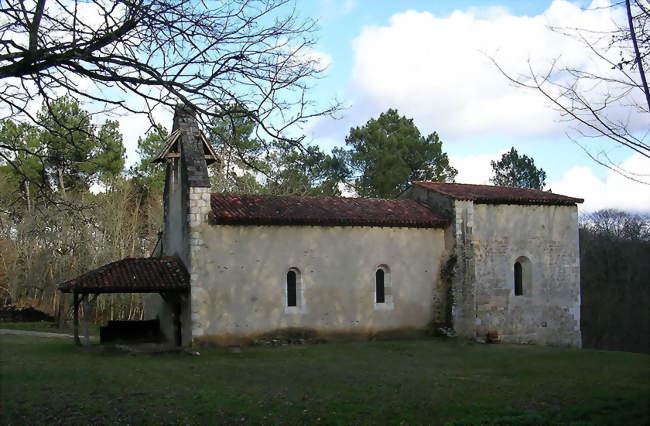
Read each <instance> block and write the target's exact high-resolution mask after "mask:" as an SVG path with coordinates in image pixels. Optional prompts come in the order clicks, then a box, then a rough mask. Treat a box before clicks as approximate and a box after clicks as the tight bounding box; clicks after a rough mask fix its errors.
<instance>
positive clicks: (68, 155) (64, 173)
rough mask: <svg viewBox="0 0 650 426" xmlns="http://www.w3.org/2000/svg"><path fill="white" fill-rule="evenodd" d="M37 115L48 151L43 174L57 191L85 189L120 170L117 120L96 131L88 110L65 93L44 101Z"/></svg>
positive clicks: (120, 152) (122, 156) (120, 150)
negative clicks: (47, 102)
mask: <svg viewBox="0 0 650 426" xmlns="http://www.w3.org/2000/svg"><path fill="white" fill-rule="evenodd" d="M38 118H39V121H40V122H41V123H42V125H43V128H44V130H43V131H42V132H41V135H40V141H41V144H42V145H43V147H44V148H45V150H46V152H47V155H46V163H45V166H46V167H45V170H46V174H47V176H48V179H49V181H50V183H51V184H52V186H54V187H56V188H58V190H59V191H60V192H63V193H65V192H66V190H67V189H71V190H74V191H87V190H88V188H90V186H91V185H92V184H94V183H97V182H100V181H102V182H104V183H106V182H107V179H110V178H111V177H114V176H116V175H118V174H120V173H121V172H122V169H123V167H124V152H125V150H124V146H123V145H122V135H121V133H120V131H119V125H118V123H117V122H116V121H107V122H106V123H104V124H103V125H102V126H101V128H100V130H99V132H97V129H96V126H95V125H94V124H93V123H92V121H91V117H90V114H89V113H88V112H87V111H85V110H83V109H82V108H81V105H80V104H79V102H78V101H77V100H76V99H73V98H70V97H67V96H66V97H62V98H59V99H57V100H56V101H54V102H52V103H51V104H49V105H43V108H42V109H41V111H40V112H39V113H38Z"/></svg>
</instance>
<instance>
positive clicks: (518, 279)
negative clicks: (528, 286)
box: [515, 262, 524, 296]
mask: <svg viewBox="0 0 650 426" xmlns="http://www.w3.org/2000/svg"><path fill="white" fill-rule="evenodd" d="M522 280H523V274H522V272H521V263H519V262H515V296H521V295H522V294H524V293H523V291H522V286H523V283H522Z"/></svg>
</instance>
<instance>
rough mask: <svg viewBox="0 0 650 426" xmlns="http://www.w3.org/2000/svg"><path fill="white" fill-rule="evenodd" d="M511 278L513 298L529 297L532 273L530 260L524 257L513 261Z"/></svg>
mask: <svg viewBox="0 0 650 426" xmlns="http://www.w3.org/2000/svg"><path fill="white" fill-rule="evenodd" d="M513 277H514V280H513V282H514V291H515V296H530V295H531V294H532V291H531V290H532V289H531V286H532V281H533V279H532V278H533V273H532V266H531V263H530V260H529V259H528V258H527V257H526V256H521V257H518V258H517V259H516V260H515V264H514V267H513Z"/></svg>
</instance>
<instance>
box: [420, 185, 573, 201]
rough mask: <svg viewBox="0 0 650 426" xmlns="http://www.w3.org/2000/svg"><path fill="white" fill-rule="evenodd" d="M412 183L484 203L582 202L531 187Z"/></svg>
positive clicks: (452, 196) (456, 197)
mask: <svg viewBox="0 0 650 426" xmlns="http://www.w3.org/2000/svg"><path fill="white" fill-rule="evenodd" d="M412 183H413V184H414V185H418V186H422V187H424V188H427V189H430V190H432V191H435V192H438V193H440V194H442V195H446V196H448V197H451V198H454V199H456V200H468V201H476V202H478V203H486V204H550V205H555V204H557V205H574V204H578V203H582V202H584V199H582V198H575V197H570V196H567V195H562V194H556V193H554V192H549V191H543V190H539V189H531V188H515V187H509V186H496V185H481V184H471V183H446V182H429V181H414V182H412Z"/></svg>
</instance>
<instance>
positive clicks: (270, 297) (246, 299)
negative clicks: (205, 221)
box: [192, 225, 444, 340]
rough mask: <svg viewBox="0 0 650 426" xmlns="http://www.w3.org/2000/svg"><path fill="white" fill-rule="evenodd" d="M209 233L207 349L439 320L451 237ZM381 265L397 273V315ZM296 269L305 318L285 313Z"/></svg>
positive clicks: (197, 259)
mask: <svg viewBox="0 0 650 426" xmlns="http://www.w3.org/2000/svg"><path fill="white" fill-rule="evenodd" d="M200 233H201V241H202V244H203V249H202V250H201V251H200V252H199V251H197V252H195V253H194V254H193V259H192V275H193V279H192V281H193V285H192V323H193V330H192V334H193V337H194V338H199V340H200V339H202V338H210V337H214V338H219V337H224V336H251V335H255V334H256V333H262V332H266V331H271V330H275V329H282V328H287V327H305V328H313V329H316V330H318V331H323V332H352V333H373V332H379V331H383V330H392V329H400V328H415V329H424V328H425V327H426V326H427V324H428V323H429V322H430V321H431V319H432V315H433V311H434V292H435V291H436V290H435V289H436V285H437V281H438V277H439V273H440V259H441V255H442V252H443V249H444V241H443V239H444V235H443V230H442V229H423V228H385V227H324V226H229V225H219V226H210V225H202V226H201V227H200ZM380 265H387V266H388V267H389V268H390V279H389V280H387V283H390V288H389V289H387V294H390V296H391V298H392V308H389V309H386V307H385V306H380V307H378V306H376V304H375V299H374V297H375V272H376V268H377V267H378V266H380ZM290 268H296V269H298V270H299V271H300V284H299V286H300V294H301V296H300V297H301V303H299V309H286V276H287V271H288V270H289V269H290ZM194 274H196V276H194ZM438 298H439V297H438Z"/></svg>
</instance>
